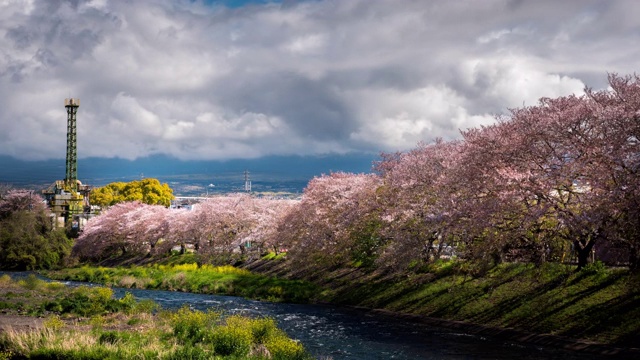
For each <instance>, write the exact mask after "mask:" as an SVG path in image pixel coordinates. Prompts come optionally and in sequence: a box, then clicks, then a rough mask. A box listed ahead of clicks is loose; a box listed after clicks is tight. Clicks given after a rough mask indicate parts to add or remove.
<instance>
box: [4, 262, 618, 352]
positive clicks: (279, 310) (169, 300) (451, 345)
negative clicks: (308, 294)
mask: <svg viewBox="0 0 640 360" xmlns="http://www.w3.org/2000/svg"><path fill="white" fill-rule="evenodd" d="M0 275H1V274H0ZM11 275H12V276H14V277H15V276H16V275H17V274H16V273H13V274H11ZM68 284H69V285H71V286H77V285H80V284H83V285H86V284H85V283H76V282H68ZM113 290H114V293H115V295H116V296H117V297H121V296H123V295H124V294H125V293H126V292H130V293H132V294H133V295H134V296H135V297H136V298H138V299H151V300H154V301H155V302H157V303H158V304H159V305H161V306H162V307H163V308H168V309H175V308H179V307H181V306H183V305H185V304H188V305H189V306H190V307H191V308H193V309H198V310H207V309H210V308H213V309H216V310H220V311H223V312H226V313H232V314H244V315H249V316H268V317H272V318H274V319H276V321H277V322H278V325H279V326H280V327H281V328H282V329H283V330H284V331H286V332H287V334H289V336H291V337H292V338H294V339H297V340H299V341H300V342H301V343H302V344H304V346H305V347H306V348H307V349H308V350H309V351H310V352H311V353H312V354H313V355H314V356H315V357H316V358H318V359H333V360H342V359H358V360H359V359H366V360H369V359H371V360H373V359H406V360H414V359H520V360H525V359H527V360H528V359H532V360H533V359H563V360H565V359H566V360H573V359H575V360H578V359H580V360H590V359H611V357H605V356H597V355H592V354H585V353H578V352H573V351H568V350H563V349H555V348H549V347H543V346H536V345H530V344H522V343H514V342H510V341H503V340H499V339H494V338H491V337H486V336H479V335H474V334H467V333H463V332H459V331H454V330H451V329H444V328H437V327H433V326H429V325H425V324H420V323H415V322H411V321H407V320H399V319H396V318H393V317H390V316H384V315H380V314H375V315H374V314H371V313H368V312H365V311H360V310H357V309H349V308H341V307H336V306H328V305H298V304H282V303H270V302H263V301H254V300H247V299H243V298H239V297H232V296H219V295H204V294H191V293H182V292H172V291H161V290H140V289H122V288H113Z"/></svg>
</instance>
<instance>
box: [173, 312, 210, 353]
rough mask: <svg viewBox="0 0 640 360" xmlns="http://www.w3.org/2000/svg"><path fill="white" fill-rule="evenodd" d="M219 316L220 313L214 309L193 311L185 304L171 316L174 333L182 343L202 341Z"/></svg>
mask: <svg viewBox="0 0 640 360" xmlns="http://www.w3.org/2000/svg"><path fill="white" fill-rule="evenodd" d="M219 317H220V314H219V313H216V312H213V311H209V312H206V313H205V312H202V311H197V310H196V311H192V310H191V309H189V307H188V306H184V307H182V308H180V309H179V310H178V311H176V312H175V313H174V314H172V316H171V317H170V323H171V328H172V329H173V335H174V336H175V337H176V339H178V341H180V342H181V343H182V344H195V343H199V342H202V341H204V340H205V336H206V335H207V333H208V331H209V328H211V327H212V326H213V325H214V324H215V322H216V321H217V320H218V318H219Z"/></svg>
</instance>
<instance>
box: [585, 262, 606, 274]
mask: <svg viewBox="0 0 640 360" xmlns="http://www.w3.org/2000/svg"><path fill="white" fill-rule="evenodd" d="M606 269H607V268H606V266H605V265H604V263H603V262H602V261H599V260H598V261H596V262H593V263H589V264H587V265H586V266H585V267H583V268H582V269H581V270H580V271H581V272H583V273H585V274H598V273H604V272H605V271H606Z"/></svg>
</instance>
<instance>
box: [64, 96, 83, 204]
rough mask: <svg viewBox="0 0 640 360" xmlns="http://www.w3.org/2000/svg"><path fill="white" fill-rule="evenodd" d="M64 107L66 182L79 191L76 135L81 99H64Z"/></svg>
mask: <svg viewBox="0 0 640 360" xmlns="http://www.w3.org/2000/svg"><path fill="white" fill-rule="evenodd" d="M64 107H65V108H66V109H67V161H66V165H67V169H66V175H65V177H64V182H65V185H66V186H67V187H68V188H69V190H73V191H77V190H78V185H77V182H78V181H77V180H78V151H77V145H78V138H77V135H76V113H77V112H78V107H80V99H73V98H69V99H64Z"/></svg>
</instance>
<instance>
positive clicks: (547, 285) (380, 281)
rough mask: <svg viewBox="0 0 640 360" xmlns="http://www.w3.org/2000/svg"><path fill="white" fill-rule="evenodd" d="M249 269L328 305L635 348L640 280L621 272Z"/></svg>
mask: <svg viewBox="0 0 640 360" xmlns="http://www.w3.org/2000/svg"><path fill="white" fill-rule="evenodd" d="M465 266H467V268H465ZM251 269H253V270H254V271H259V272H265V273H268V274H279V275H280V276H295V277H303V278H305V279H308V280H312V281H314V282H315V283H317V284H319V285H321V286H322V287H323V288H324V289H325V290H324V291H323V292H322V293H321V295H320V297H319V298H317V300H319V301H326V302H330V303H334V304H342V305H352V306H362V307H366V308H371V309H385V310H389V311H393V312H399V313H406V314H414V315H420V316H426V317H433V318H440V319H446V320H453V321H462V322H466V323H471V324H480V325H485V326H490V327H496V328H507V329H515V330H520V331H524V332H531V333H537V334H553V335H559V336H566V337H569V338H573V339H582V340H588V341H594V342H598V343H603V344H612V345H616V346H621V347H638V344H640V276H637V275H636V276H632V275H630V274H629V273H628V271H627V270H624V269H604V268H597V267H593V268H591V269H587V270H586V271H582V272H579V273H576V272H575V268H574V267H570V266H565V265H561V264H545V265H543V266H542V267H535V266H534V265H531V264H502V265H500V266H497V267H495V268H492V269H488V270H485V271H477V270H476V271H473V270H471V269H469V268H468V264H464V263H454V262H448V263H440V264H435V265H433V266H431V267H430V269H428V272H425V273H421V274H406V273H405V274H402V275H397V274H396V275H389V274H381V273H377V272H373V273H367V272H363V271H361V270H358V269H344V268H339V269H334V270H331V271H327V272H317V271H316V272H306V271H304V270H302V271H301V270H300V269H296V270H295V271H293V270H292V269H290V268H288V267H286V266H284V265H283V264H271V266H270V264H268V263H265V262H262V263H259V264H258V263H257V264H253V265H252V266H251ZM469 274H475V275H469Z"/></svg>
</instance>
